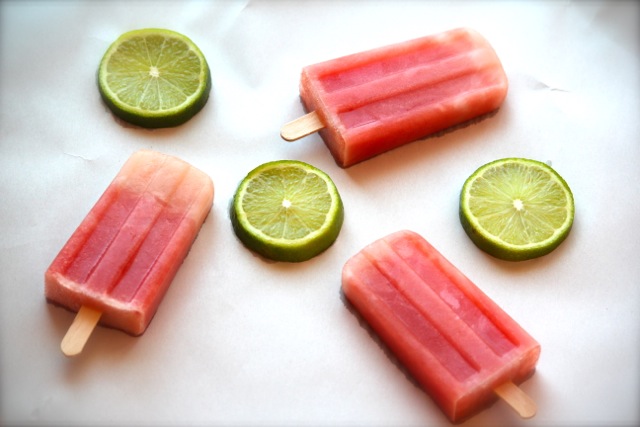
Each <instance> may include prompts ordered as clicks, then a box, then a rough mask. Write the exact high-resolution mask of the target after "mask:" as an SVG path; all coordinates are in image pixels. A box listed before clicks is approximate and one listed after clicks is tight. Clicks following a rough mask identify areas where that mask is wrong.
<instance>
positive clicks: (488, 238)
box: [460, 158, 575, 261]
mask: <svg viewBox="0 0 640 427" xmlns="http://www.w3.org/2000/svg"><path fill="white" fill-rule="evenodd" d="M574 211H575V208H574V204H573V194H572V193H571V190H570V189H569V186H568V185H567V183H566V182H565V181H564V179H562V177H561V176H560V175H558V173H557V172H556V171H555V170H553V169H552V168H551V167H550V166H548V165H546V164H545V163H542V162H538V161H536V160H529V159H520V158H508V159H501V160H496V161H494V162H491V163H487V164H486V165H484V166H481V167H480V168H479V169H478V170H476V171H475V172H474V173H473V174H472V175H471V176H470V177H469V178H468V179H467V180H466V182H465V183H464V185H463V187H462V192H461V194H460V222H461V223H462V227H463V228H464V230H465V231H466V233H467V235H468V236H469V238H471V240H472V241H473V242H474V243H475V244H476V246H478V247H479V248H480V249H482V250H484V251H485V252H487V253H488V254H490V255H493V256H495V257H496V258H500V259H504V260H509V261H522V260H527V259H532V258H537V257H540V256H543V255H546V254H548V253H549V252H551V251H552V250H554V249H555V248H556V247H558V245H560V243H562V241H564V239H565V238H566V237H567V236H568V235H569V231H570V230H571V226H572V224H573V216H574Z"/></svg>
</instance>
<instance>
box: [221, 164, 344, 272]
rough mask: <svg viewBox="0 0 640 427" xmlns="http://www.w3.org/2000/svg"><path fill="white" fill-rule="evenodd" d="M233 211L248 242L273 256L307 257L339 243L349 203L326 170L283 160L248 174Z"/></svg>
mask: <svg viewBox="0 0 640 427" xmlns="http://www.w3.org/2000/svg"><path fill="white" fill-rule="evenodd" d="M230 214H231V223H232V225H233V229H234V231H235V233H236V235H237V236H238V238H239V239H240V240H241V241H242V242H243V243H244V245H245V246H246V247H248V248H249V249H251V250H253V251H255V252H257V253H258V254H260V255H262V256H264V257H266V258H269V259H272V260H276V261H286V262H301V261H306V260H308V259H311V258H313V257H314V256H316V255H318V254H320V253H321V252H323V251H325V250H326V249H327V248H328V247H329V246H331V245H332V244H333V243H334V241H335V240H336V239H337V237H338V234H339V233H340V229H341V228H342V222H343V219H344V207H343V204H342V199H341V198H340V194H339V193H338V189H337V188H336V186H335V184H334V183H333V181H332V180H331V178H329V176H328V175H327V174H326V173H324V172H322V171H321V170H319V169H317V168H315V167H313V166H311V165H309V164H307V163H304V162H300V161H296V160H279V161H274V162H268V163H265V164H262V165H260V166H258V167H257V168H255V169H253V170H252V171H251V172H249V174H247V176H246V177H245V178H244V179H243V180H242V182H241V183H240V185H239V186H238V189H237V190H236V193H235V196H234V198H233V203H232V205H231V212H230Z"/></svg>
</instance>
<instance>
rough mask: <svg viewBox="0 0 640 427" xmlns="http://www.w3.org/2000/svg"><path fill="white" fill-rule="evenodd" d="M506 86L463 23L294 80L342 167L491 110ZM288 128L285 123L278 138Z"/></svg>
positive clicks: (315, 68)
mask: <svg viewBox="0 0 640 427" xmlns="http://www.w3.org/2000/svg"><path fill="white" fill-rule="evenodd" d="M507 88H508V81H507V77H506V74H505V72H504V70H503V68H502V64H501V63H500V60H499V58H498V56H497V55H496V53H495V51H494V50H493V48H492V47H491V45H490V44H489V43H488V42H487V41H486V40H485V39H484V38H483V37H482V36H481V35H480V34H478V33H477V32H476V31H474V30H470V29H466V28H459V29H455V30H451V31H447V32H445V33H441V34H436V35H431V36H426V37H422V38H419V39H415V40H409V41H406V42H403V43H398V44H395V45H391V46H386V47H382V48H377V49H372V50H370V51H366V52H360V53H358V54H354V55H347V56H345V57H342V58H337V59H334V60H329V61H325V62H322V63H318V64H313V65H309V66H307V67H304V68H303V70H302V74H301V78H300V98H301V100H302V103H303V106H304V109H305V110H306V111H307V112H314V113H315V115H316V116H317V118H318V119H319V121H320V122H321V123H322V124H324V127H323V128H321V129H320V130H319V132H320V135H321V136H322V139H323V140H324V142H325V144H326V145H327V147H328V148H329V150H330V151H331V153H332V155H333V156H334V158H335V160H336V163H338V165H340V166H342V167H349V166H351V165H353V164H356V163H358V162H360V161H363V160H366V159H367V158H370V157H372V156H375V155H377V154H380V153H383V152H385V151H388V150H391V149H393V148H395V147H398V146H400V145H403V144H405V143H408V142H411V141H415V140H418V139H420V138H423V137H426V136H428V135H431V134H434V133H437V132H440V131H443V130H446V129H449V128H452V127H453V126H456V125H460V124H462V123H465V122H469V121H470V120H472V119H474V118H477V117H480V116H483V115H485V114H488V113H490V112H492V111H495V110H497V109H498V108H499V107H500V105H501V104H502V102H503V101H504V99H505V97H506V93H507ZM296 131H297V130H296ZM292 133H293V132H292V128H290V127H288V125H285V128H284V132H283V133H282V135H283V138H285V139H287V140H292V139H294V138H295V136H294V135H293V134H292ZM306 134H308V132H301V135H306ZM285 135H286V137H285Z"/></svg>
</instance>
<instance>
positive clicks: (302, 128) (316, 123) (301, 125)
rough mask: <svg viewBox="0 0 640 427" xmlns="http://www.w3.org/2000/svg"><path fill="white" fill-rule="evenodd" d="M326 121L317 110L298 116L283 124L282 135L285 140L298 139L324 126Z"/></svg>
mask: <svg viewBox="0 0 640 427" xmlns="http://www.w3.org/2000/svg"><path fill="white" fill-rule="evenodd" d="M324 127H325V126H324V123H322V120H320V117H319V116H318V114H317V113H316V112H315V111H312V112H310V113H308V114H305V115H304V116H302V117H298V118H297V119H295V120H292V121H290V122H289V123H286V124H284V125H283V126H282V128H281V129H280V136H281V137H282V139H284V140H285V141H289V142H291V141H296V140H298V139H300V138H303V137H305V136H307V135H311V134H312V133H314V132H317V131H319V130H320V129H322V128H324Z"/></svg>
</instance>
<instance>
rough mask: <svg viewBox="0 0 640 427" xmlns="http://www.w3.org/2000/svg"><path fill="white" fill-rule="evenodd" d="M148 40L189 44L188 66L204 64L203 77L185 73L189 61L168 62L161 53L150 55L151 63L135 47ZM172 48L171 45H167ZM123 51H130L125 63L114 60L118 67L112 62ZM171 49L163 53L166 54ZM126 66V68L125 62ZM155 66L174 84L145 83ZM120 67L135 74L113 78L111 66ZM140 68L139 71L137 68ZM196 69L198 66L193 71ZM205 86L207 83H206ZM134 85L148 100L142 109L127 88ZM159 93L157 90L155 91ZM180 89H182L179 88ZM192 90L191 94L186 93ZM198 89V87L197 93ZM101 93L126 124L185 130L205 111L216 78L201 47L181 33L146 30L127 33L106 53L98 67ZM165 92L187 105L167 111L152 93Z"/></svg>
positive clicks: (121, 58) (181, 104)
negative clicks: (199, 113) (182, 126)
mask: <svg viewBox="0 0 640 427" xmlns="http://www.w3.org/2000/svg"><path fill="white" fill-rule="evenodd" d="M148 40H155V43H160V42H161V43H165V45H166V44H169V45H171V44H183V45H185V46H188V48H189V49H188V50H187V51H185V57H189V59H188V62H190V63H191V65H193V64H194V63H196V62H197V63H199V73H198V74H197V75H196V74H194V73H189V72H187V73H185V72H184V70H180V68H184V65H185V64H184V61H185V57H177V58H176V57H171V58H166V57H165V58H163V57H161V56H162V55H161V53H160V54H159V55H158V56H152V55H150V56H148V57H147V58H145V57H143V56H141V55H139V54H138V53H139V50H140V49H132V48H131V46H130V44H132V43H138V44H141V43H147V41H148ZM160 40H162V41H160ZM165 47H166V48H167V49H170V48H171V47H170V46H165ZM119 49H121V50H124V51H127V54H128V55H126V57H128V59H124V57H125V55H122V56H121V57H120V59H117V60H116V59H114V63H113V64H111V63H110V61H111V59H112V57H113V55H114V53H116V52H117V51H118V50H119ZM163 50H165V49H159V51H160V52H162V51H163ZM156 51H158V49H150V50H147V52H156ZM124 62H126V63H124ZM150 63H152V64H155V65H157V66H158V67H161V68H162V69H163V70H165V73H164V74H163V75H164V76H169V77H171V79H148V78H146V79H145V78H141V76H144V75H145V74H148V73H149V64H150ZM110 66H111V67H112V68H113V67H116V68H120V69H122V68H133V69H132V70H130V71H126V72H123V71H118V72H116V73H115V74H114V73H111V72H110V70H109V69H108V68H109V67H110ZM136 67H137V69H136ZM192 68H193V67H192ZM172 81H173V82H175V81H179V83H180V84H179V85H175V84H174V83H172ZM203 83H204V84H203ZM132 85H138V86H139V88H138V91H137V92H138V93H140V92H142V93H144V96H145V97H144V101H143V104H144V105H141V103H140V100H139V99H133V98H132V97H131V96H127V95H124V93H126V92H127V91H126V88H129V87H131V86H132ZM154 85H155V86H156V87H155V89H156V90H155V91H154V90H153V86H154ZM179 87H180V88H179ZM184 87H187V88H189V90H188V91H187V92H189V93H185V91H184V90H183V89H182V88H184ZM193 88H196V89H195V90H193ZM98 89H99V91H100V95H101V97H102V99H103V100H104V102H105V103H106V104H107V106H108V107H109V108H110V109H111V111H112V112H113V113H114V114H115V115H116V116H118V117H120V118H121V119H123V120H125V121H127V122H129V123H132V124H135V125H138V126H142V127H146V128H163V127H174V126H178V125H181V124H183V123H185V122H186V121H188V120H189V119H191V118H192V117H193V116H195V115H196V114H197V113H198V112H199V111H200V110H202V108H203V107H204V106H205V104H206V103H207V101H208V99H209V94H210V92H211V73H210V69H209V65H208V64H207V61H206V59H205V57H204V55H203V54H202V52H201V51H200V49H199V48H198V47H197V46H196V44H195V43H194V42H193V41H191V39H189V38H188V37H186V36H185V35H183V34H180V33H178V32H175V31H171V30H167V29H161V28H145V29H140V30H133V31H129V32H127V33H124V34H122V35H121V36H120V37H118V39H117V40H116V41H114V42H113V43H112V44H111V45H110V46H109V48H108V49H107V51H106V52H105V54H104V56H103V57H102V60H101V61H100V66H99V68H98ZM160 91H162V93H163V94H164V95H165V96H168V97H170V98H172V99H174V101H173V102H172V104H176V103H177V102H176V101H175V99H180V100H181V102H180V103H179V104H178V105H177V106H175V107H171V108H163V106H162V100H161V99H158V98H159V97H157V96H152V95H150V94H152V93H158V92H160Z"/></svg>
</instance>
